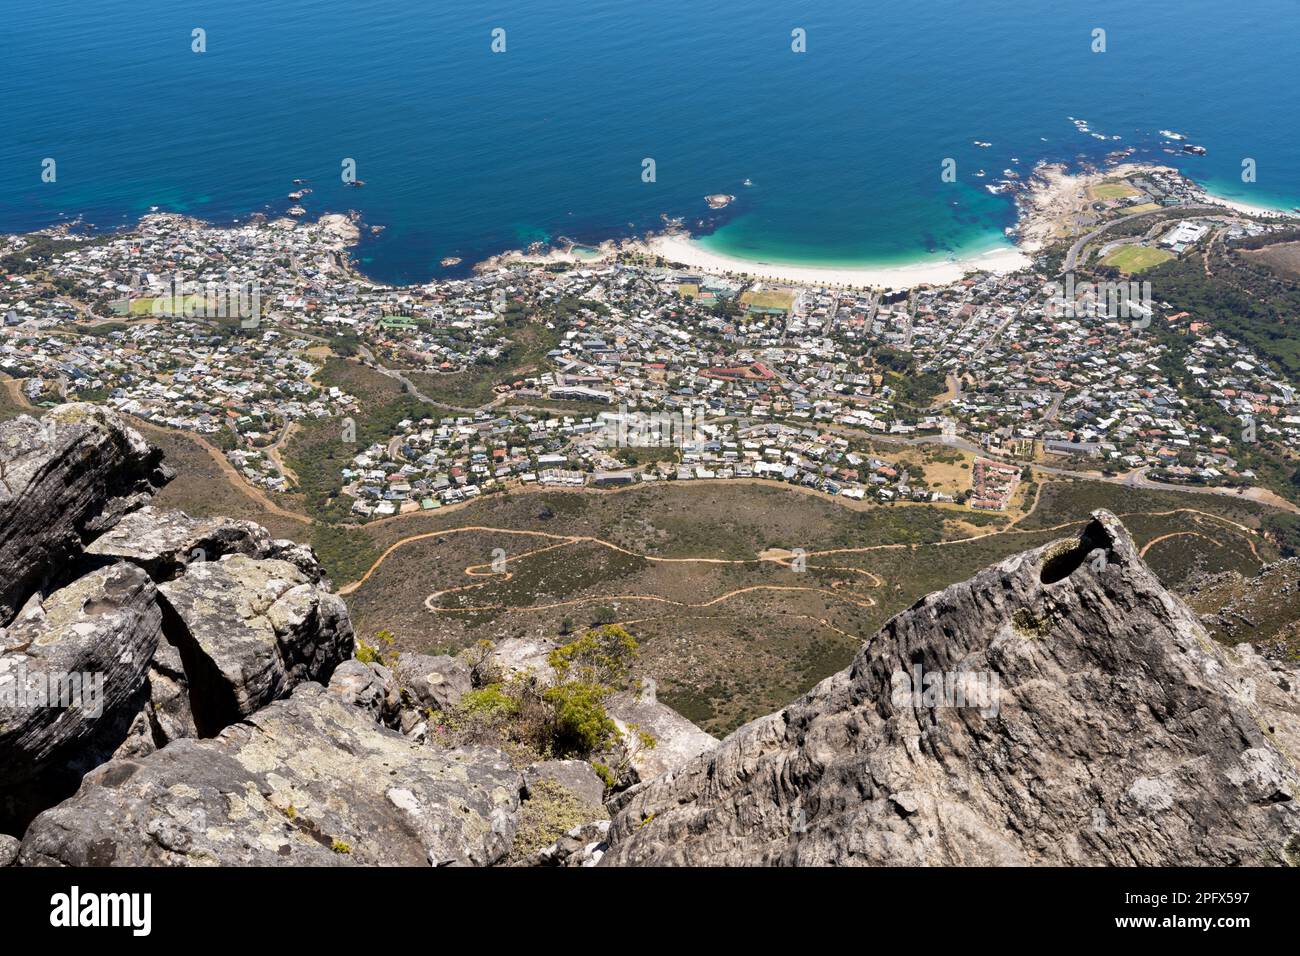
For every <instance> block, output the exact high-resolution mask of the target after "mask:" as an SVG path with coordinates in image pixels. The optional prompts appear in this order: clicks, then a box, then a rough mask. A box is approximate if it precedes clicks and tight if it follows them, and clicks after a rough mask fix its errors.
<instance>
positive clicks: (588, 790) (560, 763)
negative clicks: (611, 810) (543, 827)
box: [524, 760, 605, 810]
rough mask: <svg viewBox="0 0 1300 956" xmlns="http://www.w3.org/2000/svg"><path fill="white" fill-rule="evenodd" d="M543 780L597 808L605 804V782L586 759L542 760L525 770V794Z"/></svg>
mask: <svg viewBox="0 0 1300 956" xmlns="http://www.w3.org/2000/svg"><path fill="white" fill-rule="evenodd" d="M542 781H548V782H550V783H553V784H555V785H557V786H560V787H563V788H564V789H565V790H567V791H568V792H569V793H571V794H573V795H574V796H575V797H577V798H578V799H579V800H581V801H582V802H583V803H585V804H587V805H588V806H589V807H592V808H593V809H595V810H603V808H604V805H605V782H604V781H603V780H601V779H600V777H599V776H597V774H596V771H595V769H594V768H593V767H592V766H591V764H589V763H587V761H585V760H541V761H538V762H537V763H534V764H529V766H528V768H527V769H526V770H525V771H524V788H525V791H526V792H525V796H527V795H528V794H530V793H531V792H532V791H533V790H534V789H535V788H536V786H537V785H538V784H539V783H541V782H542Z"/></svg>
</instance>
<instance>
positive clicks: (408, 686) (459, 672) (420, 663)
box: [393, 654, 470, 710]
mask: <svg viewBox="0 0 1300 956" xmlns="http://www.w3.org/2000/svg"><path fill="white" fill-rule="evenodd" d="M393 670H394V673H395V675H396V677H397V681H398V683H399V684H400V685H401V688H402V690H404V691H406V693H407V694H408V695H410V696H411V697H413V698H414V701H415V703H416V704H417V705H418V706H419V707H421V708H425V707H428V708H432V709H433V710H448V709H449V708H451V707H453V706H455V704H456V703H457V701H459V700H460V698H461V696H462V695H463V694H465V693H466V692H468V691H469V689H470V673H469V665H468V664H466V663H465V662H464V661H459V660H457V659H456V658H454V657H448V656H446V655H440V656H437V657H432V656H430V655H428V654H403V655H401V656H400V657H399V658H398V659H397V665H396V666H395V667H394V668H393Z"/></svg>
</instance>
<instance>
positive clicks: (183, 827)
mask: <svg viewBox="0 0 1300 956" xmlns="http://www.w3.org/2000/svg"><path fill="white" fill-rule="evenodd" d="M0 449H3V459H2V461H3V463H4V469H3V473H2V474H0V478H3V479H4V481H3V485H4V489H3V497H0V555H2V558H0V560H3V561H4V562H5V563H6V564H5V566H6V568H10V567H13V568H16V569H17V571H18V573H15V574H13V575H11V576H6V577H5V578H4V580H3V591H0V601H3V602H4V604H3V606H4V608H5V612H4V616H3V617H0V625H2V626H0V690H7V691H9V693H8V694H7V696H6V695H5V694H0V866H8V865H10V864H12V863H13V862H14V861H15V860H16V861H17V862H18V863H19V864H21V865H33V866H40V865H67V866H83V865H162V866H178V865H180V866H189V865H214V864H215V865H433V866H443V865H449V864H453V865H490V864H493V863H496V862H499V861H500V860H502V859H503V858H505V856H506V855H507V854H508V853H509V852H510V850H511V847H512V844H513V842H514V839H515V832H516V828H517V825H518V815H519V810H520V804H521V801H522V800H524V799H525V798H526V795H527V792H528V789H527V784H526V782H525V779H524V775H523V773H522V772H521V771H520V770H518V769H515V768H513V767H512V766H511V764H510V762H509V761H508V759H507V758H506V756H505V755H504V754H503V753H501V752H500V751H497V750H493V749H490V748H485V747H468V748H458V749H449V748H437V747H434V746H431V745H429V744H427V743H425V742H424V741H423V735H422V734H421V733H420V727H419V726H414V725H418V724H419V721H420V719H421V718H420V717H419V714H420V712H421V711H422V710H426V709H428V708H430V707H443V706H450V705H452V704H454V703H455V701H456V700H457V699H458V698H459V696H460V695H461V694H463V693H464V692H465V691H466V690H468V689H469V686H470V679H469V668H468V667H467V666H466V665H465V664H464V663H462V662H460V661H457V660H453V659H452V658H434V657H421V656H419V655H416V656H413V657H411V658H408V659H405V660H404V661H403V662H402V666H401V668H400V671H401V673H400V674H394V673H393V672H392V671H391V670H390V669H389V668H386V667H384V666H382V665H379V664H373V663H372V664H366V663H363V662H361V661H359V660H356V659H355V658H353V656H352V655H353V643H354V642H353V633H352V625H351V623H350V621H349V619H348V614H347V609H346V607H345V606H344V604H343V602H342V600H341V599H340V598H339V597H338V596H337V595H336V594H333V593H331V592H330V590H329V584H328V581H327V580H326V579H325V575H324V573H323V571H322V569H321V567H320V564H319V562H318V561H317V560H316V556H315V555H314V554H313V553H312V551H311V549H310V548H307V547H304V546H301V545H297V544H295V543H293V542H290V541H277V540H273V539H272V538H271V537H270V535H269V534H268V533H267V532H266V530H265V529H263V528H261V527H259V526H257V525H255V524H251V523H250V522H246V521H233V520H230V519H226V518H194V517H191V516H189V515H185V514H182V513H180V512H163V511H158V510H156V509H154V508H153V507H151V506H149V505H148V504H147V502H148V500H149V496H150V494H151V493H152V492H153V491H154V490H155V488H156V487H157V486H158V485H159V484H161V483H162V482H163V481H165V480H166V479H167V477H168V475H167V473H166V471H165V470H164V469H163V468H162V467H161V465H160V456H159V455H158V453H157V452H156V450H154V449H152V448H151V447H150V446H149V445H148V444H147V443H145V442H144V441H143V439H141V438H140V436H139V435H138V434H137V433H135V432H134V431H132V430H131V429H130V428H128V427H127V426H126V425H125V424H124V423H123V422H122V421H121V420H120V419H118V418H117V417H115V416H113V415H112V414H110V413H106V412H103V411H101V410H98V409H90V408H78V407H75V406H71V407H65V408H63V409H60V410H59V411H58V413H57V414H56V415H54V416H53V417H52V418H51V419H47V420H46V421H44V422H37V421H35V420H33V419H27V418H23V419H19V420H17V421H16V422H12V423H6V424H0ZM408 725H412V726H411V727H410V728H409V729H410V730H411V733H410V734H409V735H404V734H403V733H399V732H398V731H397V729H396V728H402V729H403V730H406V729H408ZM587 770H588V773H589V775H590V776H591V777H592V778H594V776H595V774H594V772H593V771H591V770H590V768H589V767H588V768H587ZM590 782H591V781H590V780H584V781H583V783H586V784H590ZM596 783H597V786H602V785H600V784H599V781H596ZM594 812H595V810H593V813H594ZM600 812H601V813H603V809H601V810H600ZM17 835H21V841H20V840H19V839H17Z"/></svg>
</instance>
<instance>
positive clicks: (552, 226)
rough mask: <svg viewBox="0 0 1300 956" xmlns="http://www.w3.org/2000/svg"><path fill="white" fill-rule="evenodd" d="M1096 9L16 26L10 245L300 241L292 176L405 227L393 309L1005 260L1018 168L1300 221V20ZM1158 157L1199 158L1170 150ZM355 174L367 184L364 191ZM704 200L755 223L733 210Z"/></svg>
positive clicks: (81, 7) (507, 2) (221, 16)
mask: <svg viewBox="0 0 1300 956" xmlns="http://www.w3.org/2000/svg"><path fill="white" fill-rule="evenodd" d="M1084 6H1085V5H1082V4H1068V5H1067V4H1060V3H1053V2H1047V0H960V2H959V0H918V2H916V3H911V4H885V3H868V2H852V0H821V2H817V3H798V4H796V3H789V2H785V3H780V2H770V0H745V2H737V0H716V2H712V3H700V2H698V0H660V2H630V0H618V2H615V0H584V2H572V0H552V2H546V0H528V2H521V0H497V2H493V3H490V4H485V3H477V2H473V0H469V2H464V3H455V4H452V3H445V2H441V0H347V2H341V0H312V2H306V0H277V2H266V0H226V2H219V3H209V4H183V5H182V4H176V3H174V2H170V0H130V2H118V0H99V2H95V3H86V2H84V0H44V2H42V3H40V4H20V3H17V2H15V0H5V2H4V4H3V14H4V24H5V25H4V29H3V31H2V32H0V181H3V182H4V184H5V189H4V191H3V193H0V231H5V232H16V231H27V230H31V229H35V228H42V227H45V226H49V225H51V224H54V223H58V222H64V221H67V220H69V219H73V218H76V217H82V218H83V220H84V221H86V222H89V223H93V224H94V225H95V227H96V228H99V229H109V228H114V227H118V226H122V225H124V224H126V223H129V222H132V221H134V220H135V219H137V218H138V217H139V216H141V215H143V214H144V213H146V212H148V211H149V210H150V209H151V208H153V207H158V208H160V209H162V210H170V211H178V212H185V213H188V214H192V215H195V216H199V217H202V218H206V219H210V220H212V221H214V222H218V223H221V222H231V221H235V220H240V219H243V218H245V217H247V216H249V215H250V214H252V213H256V212H264V213H268V214H281V213H283V212H284V211H285V210H286V209H287V208H288V207H289V206H291V205H292V201H290V200H289V199H288V198H287V194H288V193H289V192H290V191H292V190H293V189H294V188H295V186H294V185H293V180H294V179H296V178H301V179H305V180H308V185H309V186H310V188H311V189H312V190H313V191H312V193H311V194H310V195H308V196H307V197H306V198H305V199H304V200H303V201H302V205H303V206H304V207H305V208H306V209H307V211H308V214H309V215H311V216H316V215H319V214H321V213H324V212H335V211H344V210H347V209H356V210H358V211H359V212H360V213H361V214H362V216H363V219H364V222H365V223H367V224H374V225H381V226H384V227H385V228H384V231H383V232H382V233H380V234H378V235H374V236H372V235H370V234H369V233H367V235H366V238H365V239H364V240H363V242H362V244H361V245H360V247H359V248H358V250H357V256H358V260H359V262H360V264H361V266H362V268H363V269H364V270H365V271H366V272H367V273H368V274H370V275H372V276H374V277H376V278H378V279H381V280H384V281H392V282H418V281H426V280H428V279H429V278H430V277H433V276H440V275H453V274H460V273H463V272H464V271H466V270H467V269H468V267H469V265H470V264H472V263H473V262H475V261H478V260H481V259H483V258H485V257H487V256H489V255H492V254H495V253H497V252H501V251H503V250H506V249H511V248H519V247H521V246H524V245H526V244H528V243H530V242H534V241H556V240H558V239H560V238H568V239H573V240H578V241H582V242H589V243H594V242H599V241H601V240H603V239H607V238H611V237H623V236H628V235H633V234H638V233H641V232H644V231H645V230H647V229H654V228H658V227H660V226H661V225H662V221H663V217H665V216H668V217H673V218H681V219H683V220H684V222H685V224H686V225H687V226H688V227H689V228H691V229H692V230H693V231H694V232H695V233H696V234H697V235H701V236H703V239H702V241H703V242H704V243H705V244H706V245H708V246H709V247H710V248H711V249H713V250H715V251H718V252H723V253H727V254H730V255H736V256H742V257H748V258H753V259H762V260H764V261H769V262H772V261H776V262H793V263H800V264H824V265H877V264H880V265H884V264H889V265H893V264H900V263H910V262H924V261H933V260H935V259H947V258H952V257H955V256H960V255H964V254H969V253H972V252H977V251H983V250H986V249H990V248H994V247H996V246H998V245H1000V244H1005V243H1006V242H1007V239H1006V237H1005V234H1004V230H1005V229H1006V228H1007V227H1008V226H1010V225H1011V224H1012V223H1013V222H1014V219H1015V208H1014V204H1013V202H1012V200H1011V199H1010V197H1009V196H1006V195H994V194H992V193H990V192H989V191H988V190H987V189H986V188H985V187H986V186H987V185H988V184H989V183H991V182H995V181H997V180H999V179H1002V178H1004V170H1010V171H1012V172H1016V173H1017V174H1019V175H1020V176H1025V175H1028V173H1029V172H1030V171H1031V170H1032V168H1033V166H1034V165H1035V164H1036V163H1038V162H1040V161H1044V160H1047V161H1062V162H1067V163H1071V164H1076V163H1079V162H1099V161H1100V160H1101V159H1102V158H1103V157H1104V156H1105V155H1106V154H1107V153H1108V152H1110V151H1112V150H1117V149H1122V148H1130V147H1131V148H1133V149H1134V150H1135V154H1134V157H1133V158H1134V159H1137V160H1143V159H1149V160H1157V161H1162V162H1168V163H1172V164H1174V165H1177V166H1179V167H1180V168H1182V169H1183V170H1184V171H1186V172H1187V173H1188V174H1190V175H1192V176H1193V177H1194V178H1196V179H1198V180H1200V181H1201V182H1203V183H1204V184H1205V185H1206V186H1207V187H1208V188H1209V189H1211V190H1212V191H1214V192H1216V193H1219V194H1221V195H1224V196H1227V197H1230V198H1234V199H1239V200H1241V201H1244V202H1250V203H1255V204H1258V205H1265V206H1273V207H1277V208H1290V207H1293V206H1297V205H1300V136H1297V134H1296V133H1295V131H1294V129H1293V127H1294V119H1295V117H1296V116H1297V115H1300V84H1297V83H1296V82H1295V80H1294V72H1295V62H1294V57H1295V52H1296V51H1297V50H1300V5H1298V4H1297V2H1296V0H1254V2H1252V3H1251V4H1248V5H1237V6H1232V7H1225V6H1224V5H1223V4H1222V3H1220V2H1216V0H1170V2H1164V0H1161V2H1138V3H1134V2H1131V0H1126V2H1121V0H1097V2H1092V3H1089V4H1087V5H1086V9H1084ZM195 29H202V30H203V31H205V37H206V52H202V53H196V52H193V50H192V48H191V47H192V43H193V40H192V37H193V31H194V30H195ZM496 29H501V30H504V31H505V33H504V40H505V50H504V52H500V53H497V52H493V49H492V44H493V31H494V30H496ZM1096 29H1102V30H1105V31H1106V32H1105V42H1106V50H1105V52H1102V53H1096V52H1093V46H1094V35H1093V31H1094V30H1096ZM796 30H802V31H804V36H805V37H806V52H802V53H795V52H793V51H792V48H791V47H792V43H793V42H794V41H793V39H792V31H796ZM1071 118H1073V120H1072V119H1071ZM1074 121H1082V122H1083V123H1085V124H1086V126H1087V130H1086V131H1081V130H1080V129H1079V126H1078V124H1077V123H1076V122H1074ZM1161 130H1169V131H1175V132H1178V133H1181V134H1184V135H1186V137H1187V140H1186V141H1187V142H1192V143H1196V144H1199V145H1202V146H1204V147H1205V148H1206V150H1207V154H1206V155H1205V156H1202V157H1198V156H1191V155H1187V154H1183V153H1181V151H1178V152H1177V155H1170V154H1168V153H1166V152H1165V151H1164V150H1165V149H1166V148H1169V147H1172V148H1174V149H1175V150H1177V147H1178V144H1177V143H1176V142H1174V143H1171V142H1170V141H1169V140H1167V139H1165V138H1164V137H1162V135H1161V133H1160V131H1161ZM1093 134H1096V135H1093ZM977 141H979V142H987V143H989V144H990V145H988V146H987V147H981V146H977V145H975V143H976V142H977ZM47 158H50V159H53V160H55V162H56V164H57V165H56V174H57V175H56V179H55V181H54V182H44V181H42V175H41V174H42V168H43V167H42V163H43V160H45V159H47ZM647 158H649V159H653V161H654V171H655V176H654V181H653V182H646V181H644V180H643V168H644V166H643V162H644V160H646V159H647ZM347 159H351V160H354V161H355V163H356V175H357V177H358V178H360V179H361V180H364V182H365V186H364V187H361V188H350V187H347V186H345V185H344V184H343V182H342V180H341V177H340V171H341V167H342V163H343V162H344V161H345V160H347ZM945 159H952V160H954V161H955V164H956V167H955V168H956V174H957V175H956V181H955V182H944V181H943V180H942V178H941V175H940V173H941V170H942V164H943V161H944V160H945ZM1245 159H1253V160H1254V161H1255V169H1256V181H1255V182H1253V183H1245V182H1243V181H1242V179H1241V169H1242V162H1243V160H1245ZM981 169H982V170H984V172H985V176H984V177H979V176H978V175H977V173H978V172H979V171H980V170H981ZM747 179H748V180H749V181H750V182H751V183H752V185H744V182H745V180H747ZM711 193H728V194H732V195H735V196H736V200H735V202H734V203H732V204H731V205H730V206H728V207H727V208H726V209H723V210H720V211H716V212H714V211H711V210H710V209H709V208H708V206H707V205H706V203H705V202H704V198H703V197H704V196H705V195H706V194H711ZM448 256H456V257H460V258H461V259H463V260H464V262H463V264H462V265H460V266H458V267H454V268H444V267H442V266H441V265H440V260H442V259H443V258H444V257H448Z"/></svg>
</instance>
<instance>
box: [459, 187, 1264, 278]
mask: <svg viewBox="0 0 1300 956" xmlns="http://www.w3.org/2000/svg"><path fill="white" fill-rule="evenodd" d="M1155 170H1161V171H1167V172H1176V170H1174V169H1173V168H1172V167H1168V166H1160V165H1155V164H1150V163H1123V164H1120V165H1117V166H1111V167H1107V168H1104V169H1098V170H1094V171H1090V172H1083V173H1071V172H1069V171H1068V170H1067V169H1066V168H1065V167H1064V166H1063V165H1059V164H1052V165H1048V164H1043V165H1040V166H1038V167H1037V168H1036V169H1035V170H1034V172H1033V175H1032V178H1031V179H1030V180H1029V181H1028V184H1027V187H1028V188H1025V189H1023V190H1022V191H1020V192H1019V193H1018V195H1017V196H1016V205H1017V208H1018V210H1019V217H1018V220H1017V223H1016V228H1015V230H1014V232H1015V235H1016V239H1017V244H1016V245H1014V246H1012V245H1007V246H1001V247H997V248H994V249H990V250H989V251H987V252H983V253H978V254H974V255H969V256H963V257H960V258H953V259H942V260H935V261H925V262H915V263H909V264H907V265H899V266H884V265H880V266H876V265H862V266H810V265H799V264H796V263H785V262H764V261H761V260H754V259H744V258H741V257H739V256H728V255H724V254H722V253H718V252H714V251H712V250H710V249H708V248H706V247H705V246H704V245H703V244H701V243H700V242H699V241H698V240H696V239H692V238H691V237H690V235H689V234H687V233H685V232H678V231H673V232H668V233H663V234H660V235H651V236H647V237H646V238H644V239H629V240H625V241H623V242H612V241H607V242H603V243H601V244H600V247H599V252H600V255H599V256H597V257H594V258H586V259H579V258H578V257H577V256H575V255H574V254H573V253H572V252H571V251H569V250H551V251H549V252H546V253H536V252H534V253H527V252H518V251H516V252H508V253H504V254H502V255H500V256H494V257H492V258H491V259H489V260H487V261H486V262H483V263H480V264H479V265H478V266H476V267H475V268H476V269H478V270H484V269H487V270H491V269H495V268H499V267H501V266H504V265H507V264H509V263H511V262H519V261H527V262H532V263H539V264H547V263H552V262H565V263H570V264H573V265H584V266H590V265H595V264H597V263H599V262H601V261H605V260H608V259H611V258H613V257H615V256H617V255H618V254H620V253H631V254H634V255H642V256H651V257H656V256H657V257H661V258H662V259H663V260H665V261H666V262H668V263H672V264H677V265H681V266H685V267H686V268H689V269H696V270H699V271H701V272H708V273H714V274H723V275H731V276H735V277H745V278H751V279H768V280H774V281H778V282H792V283H798V284H801V285H811V286H822V287H837V286H838V287H853V288H895V289H902V288H914V287H917V286H926V285H930V286H944V285H951V284H952V283H954V282H959V281H960V280H962V279H963V278H965V277H966V276H969V275H971V274H974V273H981V272H985V273H996V274H999V275H1001V274H1006V273H1010V272H1017V271H1019V270H1021V269H1027V268H1029V267H1030V266H1031V265H1032V257H1033V256H1034V255H1035V254H1036V253H1038V252H1039V251H1040V250H1041V249H1043V248H1044V247H1045V246H1047V245H1049V244H1050V243H1051V242H1053V241H1055V240H1058V239H1061V238H1063V237H1064V236H1065V235H1067V234H1069V233H1071V232H1073V230H1071V229H1070V228H1069V227H1070V225H1071V224H1072V223H1073V221H1074V218H1075V217H1076V216H1077V215H1079V214H1081V213H1085V212H1086V211H1087V209H1088V206H1089V204H1090V203H1091V201H1092V199H1091V197H1090V194H1089V188H1090V187H1092V186H1095V185H1097V184H1099V183H1102V182H1104V181H1106V180H1113V179H1118V178H1124V177H1127V176H1129V175H1132V174H1134V173H1140V172H1150V171H1155ZM1204 201H1205V202H1207V203H1213V204H1216V205H1221V206H1225V207H1228V208H1231V209H1235V210H1237V211H1239V212H1243V213H1249V214H1253V215H1261V216H1286V215H1287V214H1286V213H1283V212H1280V211H1278V210H1271V209H1263V208H1260V207H1253V206H1248V205H1246V204H1245V203H1240V202H1236V201H1233V200H1229V199H1224V198H1221V197H1217V196H1209V195H1207V196H1205V197H1204Z"/></svg>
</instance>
